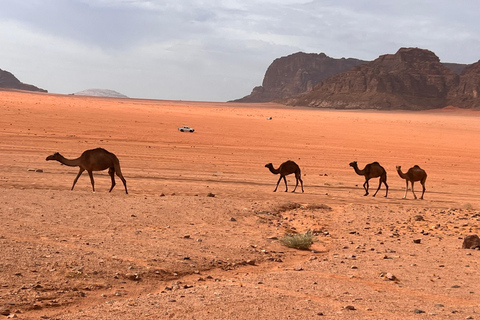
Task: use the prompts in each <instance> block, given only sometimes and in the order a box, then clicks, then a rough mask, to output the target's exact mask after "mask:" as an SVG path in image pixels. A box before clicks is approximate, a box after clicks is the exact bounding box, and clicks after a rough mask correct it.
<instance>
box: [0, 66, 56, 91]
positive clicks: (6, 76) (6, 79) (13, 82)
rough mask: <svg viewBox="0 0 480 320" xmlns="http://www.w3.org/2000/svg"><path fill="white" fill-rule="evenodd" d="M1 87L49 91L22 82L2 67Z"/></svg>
mask: <svg viewBox="0 0 480 320" xmlns="http://www.w3.org/2000/svg"><path fill="white" fill-rule="evenodd" d="M0 88H5V89H17V90H26V91H37V92H48V91H47V90H44V89H40V88H37V87H35V86H33V85H31V84H26V83H23V82H20V80H18V79H17V78H16V77H15V76H14V75H13V74H12V73H10V72H8V71H5V70H2V69H0Z"/></svg>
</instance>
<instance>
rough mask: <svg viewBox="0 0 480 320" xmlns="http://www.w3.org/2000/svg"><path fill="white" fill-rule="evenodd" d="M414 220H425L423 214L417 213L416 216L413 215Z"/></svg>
mask: <svg viewBox="0 0 480 320" xmlns="http://www.w3.org/2000/svg"><path fill="white" fill-rule="evenodd" d="M413 220H415V221H425V219H424V218H423V216H422V215H419V214H417V215H416V216H415V217H413Z"/></svg>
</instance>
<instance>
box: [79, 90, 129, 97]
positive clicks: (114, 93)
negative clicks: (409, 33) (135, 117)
mask: <svg viewBox="0 0 480 320" xmlns="http://www.w3.org/2000/svg"><path fill="white" fill-rule="evenodd" d="M74 95H76V96H93V97H111V98H128V97H127V96H126V95H124V94H121V93H119V92H117V91H114V90H109V89H87V90H83V91H79V92H75V93H74Z"/></svg>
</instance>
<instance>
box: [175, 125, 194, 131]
mask: <svg viewBox="0 0 480 320" xmlns="http://www.w3.org/2000/svg"><path fill="white" fill-rule="evenodd" d="M178 131H181V132H194V131H195V129H193V128H190V127H187V126H183V127H180V128H178Z"/></svg>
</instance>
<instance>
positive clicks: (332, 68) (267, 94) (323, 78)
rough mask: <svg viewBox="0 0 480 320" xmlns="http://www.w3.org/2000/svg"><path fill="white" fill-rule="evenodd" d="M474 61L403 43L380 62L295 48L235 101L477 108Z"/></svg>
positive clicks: (477, 72)
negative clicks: (445, 59) (446, 58)
mask: <svg viewBox="0 0 480 320" xmlns="http://www.w3.org/2000/svg"><path fill="white" fill-rule="evenodd" d="M474 65H475V64H473V65H467V64H458V63H442V62H440V59H439V58H438V57H437V56H436V55H435V54H434V53H433V52H431V51H429V50H425V49H419V48H400V49H399V50H398V52H397V53H395V54H386V55H382V56H380V57H379V58H377V59H375V60H374V61H363V60H358V59H352V58H349V59H344V58H342V59H334V58H330V57H328V56H326V55H325V54H323V53H322V54H305V53H295V54H292V55H289V56H287V57H282V58H279V59H275V61H274V62H273V63H272V64H271V65H270V66H269V68H268V69H267V72H266V73H265V78H264V80H263V85H262V86H260V87H256V88H254V89H253V91H252V93H251V94H250V95H248V96H246V97H244V98H241V99H238V100H235V101H236V102H268V101H276V102H280V103H284V104H288V105H299V106H312V107H324V108H342V109H343V108H352V109H353V108H361V109H410V110H421V109H432V108H440V107H445V106H447V105H449V104H453V105H455V106H457V107H460V108H472V107H475V108H476V107H478V105H479V104H480V102H479V101H478V98H477V93H476V92H479V91H480V88H478V87H479V80H480V70H477V68H475V67H474ZM459 85H460V86H461V87H459Z"/></svg>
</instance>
